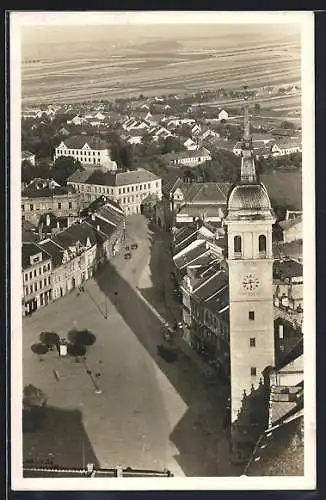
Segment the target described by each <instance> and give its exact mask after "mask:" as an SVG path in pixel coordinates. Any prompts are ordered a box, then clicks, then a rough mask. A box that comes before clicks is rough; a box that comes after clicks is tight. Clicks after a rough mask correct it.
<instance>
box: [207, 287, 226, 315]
mask: <svg viewBox="0 0 326 500" xmlns="http://www.w3.org/2000/svg"><path fill="white" fill-rule="evenodd" d="M229 302H230V301H229V287H228V286H227V287H222V288H220V289H219V290H218V293H217V294H216V295H214V296H213V297H212V298H211V299H209V300H206V301H205V302H204V305H205V307H208V308H209V309H210V310H211V311H213V312H216V313H218V314H223V313H226V311H228V310H229Z"/></svg>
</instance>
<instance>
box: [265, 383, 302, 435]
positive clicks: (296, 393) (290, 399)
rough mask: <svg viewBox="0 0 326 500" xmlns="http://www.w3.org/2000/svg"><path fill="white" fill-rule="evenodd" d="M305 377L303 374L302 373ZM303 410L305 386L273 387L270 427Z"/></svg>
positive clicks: (270, 404) (270, 405)
mask: <svg viewBox="0 0 326 500" xmlns="http://www.w3.org/2000/svg"><path fill="white" fill-rule="evenodd" d="M302 377H303V373H302ZM302 409H303V386H301V385H297V386H281V385H273V386H272V387H271V392H270V402H269V426H270V427H274V426H275V425H277V424H281V423H283V422H284V421H285V420H286V419H288V418H289V417H291V416H292V415H294V414H296V413H297V412H298V411H300V410H302Z"/></svg>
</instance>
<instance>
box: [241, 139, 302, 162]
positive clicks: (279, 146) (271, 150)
mask: <svg viewBox="0 0 326 500" xmlns="http://www.w3.org/2000/svg"><path fill="white" fill-rule="evenodd" d="M253 135H254V134H253ZM256 136H257V138H255V139H253V140H252V148H253V153H254V155H255V156H256V158H257V159H259V158H268V157H270V156H275V157H277V156H286V155H290V154H293V153H299V152H301V151H302V145H301V140H300V139H299V138H298V137H294V138H292V139H291V138H290V139H288V138H279V139H276V138H275V137H273V136H272V135H267V134H256ZM232 151H233V153H234V154H235V155H236V156H241V154H242V149H241V142H237V143H236V144H235V145H234V147H233V150H232Z"/></svg>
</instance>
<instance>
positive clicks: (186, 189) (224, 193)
mask: <svg viewBox="0 0 326 500" xmlns="http://www.w3.org/2000/svg"><path fill="white" fill-rule="evenodd" d="M231 187H232V185H231V184H230V183H227V182H191V183H186V182H182V181H181V182H180V181H179V182H177V183H176V187H175V189H177V188H179V189H180V190H181V191H182V193H183V195H184V199H185V201H186V202H188V203H199V204H205V203H216V204H226V202H227V197H228V193H229V191H230V189H231ZM175 189H174V190H175Z"/></svg>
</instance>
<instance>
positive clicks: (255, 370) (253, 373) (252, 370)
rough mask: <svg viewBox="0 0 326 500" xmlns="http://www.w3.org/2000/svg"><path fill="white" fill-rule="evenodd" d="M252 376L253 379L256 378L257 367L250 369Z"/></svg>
mask: <svg viewBox="0 0 326 500" xmlns="http://www.w3.org/2000/svg"><path fill="white" fill-rule="evenodd" d="M250 375H251V376H252V377H255V376H256V375H257V369H256V367H255V366H252V367H251V368H250Z"/></svg>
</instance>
